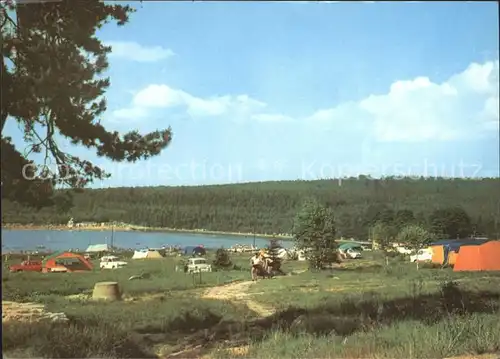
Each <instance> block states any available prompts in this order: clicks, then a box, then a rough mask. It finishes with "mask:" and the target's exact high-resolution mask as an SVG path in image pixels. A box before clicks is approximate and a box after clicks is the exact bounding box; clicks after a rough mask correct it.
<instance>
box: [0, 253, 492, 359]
mask: <svg viewBox="0 0 500 359" xmlns="http://www.w3.org/2000/svg"><path fill="white" fill-rule="evenodd" d="M178 260H179V259H177V258H165V259H159V260H143V261H131V260H130V264H129V266H128V268H124V269H120V270H114V271H112V270H108V271H99V270H97V271H95V272H90V273H73V274H39V273H14V274H11V273H8V272H7V271H5V270H4V271H3V274H2V279H3V280H2V299H3V301H6V300H9V301H16V302H37V303H43V304H45V305H46V307H47V310H49V311H52V312H64V313H66V315H67V316H68V318H69V321H68V322H67V323H48V322H34V323H22V322H7V323H4V327H3V334H2V337H3V352H4V354H5V355H7V356H8V357H24V358H26V357H51V358H62V357H66V358H83V357H94V358H95V357H101V358H148V357H149V358H157V357H163V358H168V357H172V358H173V357H182V358H196V357H206V358H209V357H210V358H234V357H253V358H255V357H259V358H333V357H335V358H444V357H452V356H456V355H462V354H482V353H495V352H498V351H500V321H499V318H500V273H454V272H453V271H451V270H450V269H435V268H427V267H424V268H421V269H420V270H418V271H417V270H416V267H415V266H414V265H412V264H409V263H406V262H404V261H402V260H401V259H397V258H395V259H393V260H392V261H391V263H390V265H389V266H388V267H386V266H385V263H384V261H383V260H382V258H379V257H378V255H377V254H376V253H370V254H368V255H367V258H366V259H363V260H356V261H349V262H345V263H344V264H343V265H342V268H337V269H333V270H329V271H324V272H317V273H315V272H308V271H306V272H302V273H299V272H301V270H303V269H305V263H303V262H288V263H285V264H284V270H285V272H288V273H292V272H294V273H299V274H295V275H290V276H286V277H279V278H274V279H270V280H260V281H258V282H256V283H251V282H248V281H249V279H250V273H249V270H248V255H246V256H241V255H233V256H232V260H233V262H234V263H235V264H237V265H239V266H240V267H242V268H243V269H242V270H231V271H220V272H219V271H218V272H213V273H205V274H203V275H202V276H201V279H200V278H193V277H192V276H190V275H186V274H184V273H176V272H175V270H174V269H175V266H176V264H177V261H178ZM3 264H4V265H6V263H3ZM141 273H149V275H150V277H149V278H148V279H140V280H134V281H129V280H128V278H129V277H130V276H131V275H136V274H141ZM99 281H117V282H119V284H120V286H121V288H122V289H123V292H124V300H123V301H121V302H111V303H102V302H101V303H99V302H93V301H90V300H88V299H86V296H88V295H90V293H91V291H92V288H93V286H94V284H95V283H96V282H99ZM214 287H215V288H214ZM217 298H219V299H217Z"/></svg>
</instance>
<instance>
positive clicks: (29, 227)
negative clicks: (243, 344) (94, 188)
mask: <svg viewBox="0 0 500 359" xmlns="http://www.w3.org/2000/svg"><path fill="white" fill-rule="evenodd" d="M2 230H11V231H12V230H15V231H68V232H69V231H82V232H104V231H115V232H157V233H185V234H201V235H215V236H227V237H246V238H253V237H255V238H262V239H271V238H276V239H281V240H291V239H292V238H293V237H292V236H289V235H283V234H263V233H240V232H222V231H209V230H202V229H177V228H160V227H142V226H134V225H123V226H112V225H109V224H106V225H101V226H81V227H73V228H69V227H68V226H65V225H45V226H44V225H34V224H17V223H5V224H2Z"/></svg>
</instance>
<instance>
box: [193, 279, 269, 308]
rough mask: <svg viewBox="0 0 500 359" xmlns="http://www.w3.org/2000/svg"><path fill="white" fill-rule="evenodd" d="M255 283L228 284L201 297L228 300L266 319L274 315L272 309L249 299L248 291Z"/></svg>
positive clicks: (211, 289)
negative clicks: (240, 304)
mask: <svg viewBox="0 0 500 359" xmlns="http://www.w3.org/2000/svg"><path fill="white" fill-rule="evenodd" d="M254 283H256V282H252V281H251V280H249V281H244V282H237V283H230V284H226V285H223V286H219V287H212V288H209V289H208V290H207V291H205V293H204V294H203V295H202V298H206V299H218V300H229V301H231V302H234V303H243V304H245V305H246V306H247V307H248V308H249V309H250V310H252V311H253V312H255V313H257V314H258V315H259V316H261V317H267V316H270V315H272V314H274V312H275V310H274V309H273V308H268V307H265V306H263V305H262V304H260V303H257V302H256V301H254V300H252V299H251V298H250V296H251V294H249V293H248V289H249V288H250V287H251V286H252V285H253V284H254ZM254 295H255V294H254Z"/></svg>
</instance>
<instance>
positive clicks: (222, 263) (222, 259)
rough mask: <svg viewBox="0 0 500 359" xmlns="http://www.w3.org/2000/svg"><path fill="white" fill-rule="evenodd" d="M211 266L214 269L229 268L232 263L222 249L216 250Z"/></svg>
mask: <svg viewBox="0 0 500 359" xmlns="http://www.w3.org/2000/svg"><path fill="white" fill-rule="evenodd" d="M213 265H214V267H216V268H224V269H227V268H230V267H232V266H233V262H232V261H231V257H230V256H229V253H228V252H227V251H226V250H225V249H224V248H219V249H217V252H215V259H214V261H213Z"/></svg>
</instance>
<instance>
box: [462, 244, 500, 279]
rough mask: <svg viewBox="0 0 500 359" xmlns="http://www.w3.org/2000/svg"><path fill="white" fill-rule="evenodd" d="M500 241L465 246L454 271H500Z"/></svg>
mask: <svg viewBox="0 0 500 359" xmlns="http://www.w3.org/2000/svg"><path fill="white" fill-rule="evenodd" d="M499 258H500V241H489V242H486V243H483V244H480V245H463V246H462V247H461V248H460V252H459V253H458V257H457V259H456V263H455V266H454V268H453V271H455V272H459V271H500V259H499Z"/></svg>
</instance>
